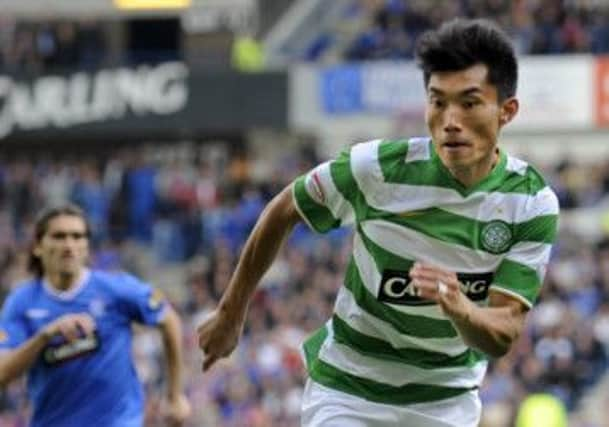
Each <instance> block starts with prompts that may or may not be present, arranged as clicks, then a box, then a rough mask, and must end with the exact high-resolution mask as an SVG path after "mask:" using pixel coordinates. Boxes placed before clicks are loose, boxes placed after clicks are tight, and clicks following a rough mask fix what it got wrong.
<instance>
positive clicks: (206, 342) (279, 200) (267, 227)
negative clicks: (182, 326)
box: [197, 186, 301, 370]
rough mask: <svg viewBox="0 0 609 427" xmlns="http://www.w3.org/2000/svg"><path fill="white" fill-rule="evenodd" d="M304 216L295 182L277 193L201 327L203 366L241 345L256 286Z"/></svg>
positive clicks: (265, 210)
mask: <svg viewBox="0 0 609 427" xmlns="http://www.w3.org/2000/svg"><path fill="white" fill-rule="evenodd" d="M300 220H301V217H300V214H299V213H298V210H297V209H296V205H295V203H294V201H293V198H292V191H291V186H288V187H286V188H285V189H284V190H283V191H281V193H279V194H278V195H277V196H275V198H274V199H273V200H271V202H270V203H269V204H268V205H267V206H266V208H265V209H264V211H263V212H262V214H261V215H260V218H259V219H258V222H257V223H256V226H255V227H254V229H253V231H252V233H251V234H250V236H249V238H248V239H247V242H246V243H245V246H244V248H243V251H242V253H241V257H240V259H239V262H238V264H237V268H236V270H235V272H234V273H233V276H232V277H231V280H230V283H229V285H228V288H227V289H226V292H225V293H224V295H223V296H222V299H221V300H220V303H219V304H218V308H217V309H216V310H215V311H214V313H213V314H212V315H211V316H210V317H208V318H207V319H206V320H205V321H204V322H203V323H202V324H201V325H200V326H199V328H198V330H197V331H198V334H199V347H200V348H201V350H202V351H203V353H204V360H203V370H207V369H209V368H210V367H211V366H212V365H213V364H214V363H215V362H216V360H218V359H220V358H222V357H226V356H228V355H229V354H230V353H231V352H232V351H233V350H234V349H235V347H236V346H237V342H238V340H239V337H240V335H241V331H242V330H243V323H244V321H245V315H246V313H247V307H248V304H249V301H250V299H251V297H252V295H253V293H254V291H255V289H256V286H257V285H258V282H259V281H260V279H261V278H262V276H263V275H264V273H265V272H266V271H267V270H268V268H269V267H270V266H271V264H272V263H273V260H274V259H275V257H276V256H277V253H278V252H279V249H280V248H281V245H282V243H283V241H284V240H285V238H286V237H287V236H288V234H289V233H290V232H291V230H292V228H293V227H294V226H295V225H296V224H297V223H298V222H299V221H300Z"/></svg>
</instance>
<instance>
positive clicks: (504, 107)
mask: <svg viewBox="0 0 609 427" xmlns="http://www.w3.org/2000/svg"><path fill="white" fill-rule="evenodd" d="M519 108H520V104H519V103H518V99H516V98H515V97H511V98H508V99H506V100H505V101H503V102H502V103H501V111H500V113H499V126H504V125H506V124H508V123H509V122H511V121H512V119H513V118H514V117H516V114H518V109H519Z"/></svg>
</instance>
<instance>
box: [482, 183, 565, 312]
mask: <svg viewBox="0 0 609 427" xmlns="http://www.w3.org/2000/svg"><path fill="white" fill-rule="evenodd" d="M543 191H544V193H545V194H542V195H541V197H535V203H534V204H531V206H532V207H531V208H530V212H529V213H528V215H527V216H528V217H529V218H530V219H529V220H527V221H523V222H520V223H517V224H515V226H514V235H515V244H514V245H512V247H511V248H510V250H509V251H508V253H507V254H506V256H505V257H504V258H503V260H502V262H501V263H500V264H499V267H498V269H497V271H496V273H495V278H494V281H493V284H492V286H491V288H490V289H491V290H495V291H498V292H502V293H505V294H508V295H511V296H512V297H515V298H517V299H519V300H520V301H522V302H523V303H524V304H525V305H526V306H527V307H529V308H530V307H532V306H533V304H534V303H535V300H536V299H537V297H538V295H539V292H540V290H541V285H542V284H543V281H544V278H545V274H546V270H547V266H548V262H549V261H550V254H551V250H552V244H553V243H554V242H555V240H556V236H557V232H558V211H559V207H558V199H557V198H556V195H555V194H554V193H553V192H552V191H551V190H550V189H549V188H548V187H546V189H545V190H543Z"/></svg>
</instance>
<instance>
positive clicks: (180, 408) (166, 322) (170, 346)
mask: <svg viewBox="0 0 609 427" xmlns="http://www.w3.org/2000/svg"><path fill="white" fill-rule="evenodd" d="M164 310H165V314H164V316H163V318H162V320H161V322H160V323H159V330H160V331H161V335H162V337H163V347H164V350H165V364H166V372H167V402H166V407H165V408H164V412H165V415H166V416H167V418H168V419H169V421H170V422H172V423H174V424H175V425H180V424H181V423H182V422H184V420H185V419H186V418H188V417H189V416H190V413H191V408H190V403H189V402H188V398H187V397H186V395H185V394H184V392H183V383H182V381H183V372H182V363H181V361H182V345H181V341H182V322H181V320H180V317H179V316H178V314H177V313H176V311H175V310H174V309H173V308H172V307H171V306H170V305H169V304H167V305H166V307H165V309H164Z"/></svg>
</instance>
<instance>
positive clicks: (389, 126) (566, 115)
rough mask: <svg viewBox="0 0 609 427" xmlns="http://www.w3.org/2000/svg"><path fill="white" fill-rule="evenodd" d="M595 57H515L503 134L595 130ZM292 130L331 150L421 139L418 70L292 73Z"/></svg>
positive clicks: (372, 67)
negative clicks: (514, 89)
mask: <svg viewBox="0 0 609 427" xmlns="http://www.w3.org/2000/svg"><path fill="white" fill-rule="evenodd" d="M595 61H596V60H595V58H594V57H593V56H587V55H577V56H567V55H565V56H544V57H524V58H520V76H519V83H518V98H519V100H520V112H519V113H518V115H517V117H516V118H515V119H514V121H513V122H512V123H510V124H509V125H508V126H507V127H506V133H508V134H522V133H539V132H543V133H561V132H570V131H574V132H577V131H583V130H592V129H594V128H595V126H596V124H595V99H596V97H595V90H596V89H595V78H594V77H595V74H594V73H595V65H596V64H595ZM289 103H290V118H289V123H290V126H292V127H293V128H294V129H299V130H308V131H312V132H315V133H317V134H318V135H320V136H322V140H325V141H324V142H325V143H327V144H329V146H328V147H329V151H332V152H334V151H336V148H337V147H340V146H342V145H344V144H347V143H349V142H353V141H354V140H362V139H366V138H367V137H373V138H375V137H395V136H409V135H412V134H418V135H420V134H423V133H426V131H425V125H424V121H423V111H424V108H425V93H424V88H423V79H422V76H421V71H420V70H419V69H417V68H416V66H415V64H414V63H413V62H401V63H400V62H391V63H387V62H378V63H374V62H369V63H362V64H354V63H352V64H340V65H337V66H332V67H316V66H313V65H301V66H296V67H294V68H293V69H292V70H290V95H289Z"/></svg>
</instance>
